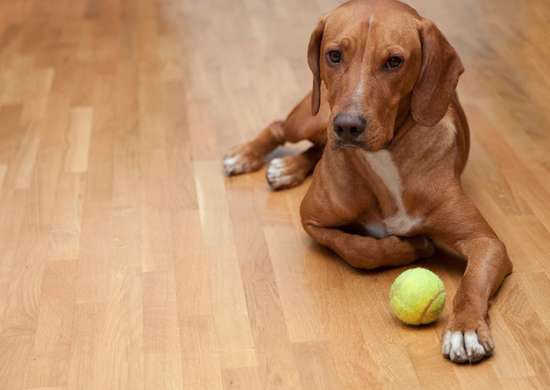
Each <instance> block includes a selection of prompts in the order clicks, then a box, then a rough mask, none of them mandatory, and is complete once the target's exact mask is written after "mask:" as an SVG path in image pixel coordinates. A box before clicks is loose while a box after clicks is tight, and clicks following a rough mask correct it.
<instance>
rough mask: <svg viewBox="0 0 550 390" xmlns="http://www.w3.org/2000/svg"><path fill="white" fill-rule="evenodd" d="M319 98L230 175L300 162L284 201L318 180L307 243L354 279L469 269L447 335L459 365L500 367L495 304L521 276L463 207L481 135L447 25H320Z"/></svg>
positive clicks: (396, 20) (403, 20) (393, 4)
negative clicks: (432, 266)
mask: <svg viewBox="0 0 550 390" xmlns="http://www.w3.org/2000/svg"><path fill="white" fill-rule="evenodd" d="M307 59H308V64H309V67H310V69H311V72H312V73H313V88H312V91H311V92H310V93H309V94H308V95H307V96H306V97H305V98H304V99H303V100H302V101H301V102H300V103H299V104H298V105H297V106H296V107H295V108H294V109H293V110H292V111H291V112H290V114H289V115H288V117H287V119H286V120H285V121H277V122H274V123H272V124H271V125H270V126H268V127H267V128H266V129H264V130H263V131H262V132H261V133H260V134H259V135H258V136H257V137H256V138H255V139H253V140H252V141H250V142H248V143H245V144H244V145H241V146H238V147H237V148H235V149H233V150H232V151H231V152H230V153H229V154H228V155H226V156H225V158H224V168H225V172H226V174H227V175H236V174H241V173H246V172H251V171H254V170H257V169H259V168H260V167H261V166H262V165H263V164H264V159H265V157H266V155H267V154H268V153H269V152H271V151H272V150H273V149H275V148H276V147H277V146H279V145H282V144H284V143H285V142H298V141H301V140H309V141H311V142H312V144H313V145H312V146H311V147H310V148H309V149H307V150H306V151H305V152H303V153H302V154H299V155H296V156H290V157H283V158H277V159H273V160H272V161H271V162H270V163H269V166H268V168H267V181H268V182H269V184H270V186H271V187H272V188H273V189H282V188H288V187H292V186H296V185H298V184H300V183H301V182H302V181H304V179H305V178H306V177H307V176H308V175H309V174H310V173H311V172H312V171H313V178H312V182H311V186H310V188H309V190H308V191H307V193H306V195H305V198H304V199H303V201H302V204H301V208H300V215H301V220H302V224H303V227H304V229H305V231H306V232H307V233H308V234H309V235H310V236H311V237H312V238H313V239H314V240H315V241H317V242H318V243H319V244H321V245H323V246H325V247H328V248H330V249H331V250H333V251H334V252H335V253H337V254H338V255H339V256H340V257H341V258H342V259H344V260H345V261H346V262H347V263H349V264H350V265H351V266H353V267H356V268H361V269H368V270H370V269H374V268H379V267H388V266H402V265H405V264H409V263H412V262H414V261H415V260H417V259H420V258H424V257H429V256H432V254H433V253H434V248H435V247H441V248H445V249H446V250H449V251H451V252H454V253H456V254H458V255H460V256H461V257H463V258H464V259H465V260H466V261H467V267H466V271H465V273H464V276H463V278H462V281H461V283H460V286H459V288H458V290H457V293H456V296H455V297H454V301H453V307H452V312H451V314H450V317H449V321H448V323H447V325H446V327H445V330H444V332H443V335H442V353H443V355H444V356H445V357H447V358H448V359H450V360H451V361H453V362H456V363H466V362H470V363H472V362H478V361H480V360H482V359H484V358H486V357H488V356H490V355H491V354H492V352H493V349H494V342H493V339H492V337H491V332H490V329H489V325H488V308H489V299H490V298H491V297H492V295H493V294H494V293H495V292H496V291H497V290H498V288H499V286H500V285H501V284H502V282H503V280H504V279H505V277H506V276H507V275H508V274H510V273H511V272H512V263H511V261H510V259H509V257H508V255H507V252H506V248H505V246H504V244H503V243H502V242H501V241H500V240H499V239H498V238H497V235H496V234H495V233H494V231H493V230H492V229H491V227H490V226H489V225H488V223H487V222H486V221H485V220H484V218H483V217H482V215H481V214H480V213H479V211H478V210H477V208H476V207H475V205H474V204H473V203H472V201H471V200H470V199H469V198H468V197H467V196H466V195H465V194H464V192H463V189H462V186H461V181H460V177H461V174H462V172H463V170H464V167H465V165H466V161H467V158H468V151H469V128H468V122H467V120H466V116H465V113H464V111H463V109H462V107H461V104H460V102H459V99H458V95H457V92H456V86H457V83H458V79H459V77H460V75H461V74H462V73H463V71H464V68H463V65H462V62H461V60H460V58H459V56H458V54H457V52H456V51H455V49H454V48H453V47H452V46H451V45H450V44H449V42H448V41H447V40H446V38H445V37H444V36H443V34H442V33H441V31H440V30H439V29H438V28H437V27H436V25H435V24H434V23H433V22H432V21H430V20H428V19H425V18H423V17H421V16H419V15H418V13H417V12H416V11H415V10H414V9H413V8H411V7H409V6H408V5H406V4H403V3H401V2H399V1H397V0H351V1H348V2H346V3H344V4H342V5H341V6H339V7H337V8H336V9H335V10H333V11H332V12H330V13H328V14H326V15H325V16H323V17H321V19H320V20H319V22H318V24H317V26H316V27H315V30H314V31H313V33H312V34H311V39H310V42H309V45H308V54H307Z"/></svg>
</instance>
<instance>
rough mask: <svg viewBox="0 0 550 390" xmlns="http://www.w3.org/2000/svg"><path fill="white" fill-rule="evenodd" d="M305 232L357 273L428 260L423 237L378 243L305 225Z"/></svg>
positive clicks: (394, 238) (430, 251)
mask: <svg viewBox="0 0 550 390" xmlns="http://www.w3.org/2000/svg"><path fill="white" fill-rule="evenodd" d="M304 228H305V230H306V231H307V232H308V233H309V235H310V236H311V237H312V238H313V239H314V240H315V241H317V242H318V243H319V244H321V245H323V246H326V247H328V248H330V249H332V250H333V251H334V252H336V253H337V254H338V255H339V256H340V257H341V258H343V259H344V260H345V261H346V262H347V263H348V264H349V265H351V266H352V267H355V268H361V269H374V268H379V267H387V266H398V265H404V264H409V263H412V262H413V261H415V260H417V259H420V258H423V257H430V256H431V255H432V254H433V252H434V247H433V245H432V243H431V242H430V241H429V240H428V239H426V238H424V237H413V238H401V237H397V236H388V237H385V238H381V239H376V238H372V237H365V236H360V235H355V234H349V233H346V232H343V231H341V230H340V229H336V228H324V227H319V226H315V225H312V224H305V225H304Z"/></svg>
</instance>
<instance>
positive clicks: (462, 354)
mask: <svg viewBox="0 0 550 390" xmlns="http://www.w3.org/2000/svg"><path fill="white" fill-rule="evenodd" d="M494 349H495V344H494V342H493V339H492V337H491V334H490V331H489V328H488V326H487V325H486V324H485V323H483V325H482V326H480V327H479V328H478V329H477V330H473V329H463V330H460V329H455V330H453V329H452V328H450V327H447V330H446V331H445V333H444V334H443V343H442V347H441V352H442V353H443V356H445V357H446V358H448V359H449V360H451V361H453V362H455V363H477V362H479V361H481V360H483V359H485V358H487V357H489V356H491V355H492V353H493V350H494Z"/></svg>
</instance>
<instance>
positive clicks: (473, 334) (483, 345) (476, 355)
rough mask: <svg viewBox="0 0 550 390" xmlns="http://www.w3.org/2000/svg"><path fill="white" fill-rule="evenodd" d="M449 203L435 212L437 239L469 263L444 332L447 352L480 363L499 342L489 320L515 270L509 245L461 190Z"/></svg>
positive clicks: (462, 360)
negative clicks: (494, 303)
mask: <svg viewBox="0 0 550 390" xmlns="http://www.w3.org/2000/svg"><path fill="white" fill-rule="evenodd" d="M444 204H445V206H443V207H442V208H441V209H439V211H438V212H437V213H436V215H433V216H432V217H433V219H432V221H439V222H437V223H435V224H434V225H433V231H434V232H435V233H434V235H432V238H433V239H434V240H435V241H436V242H439V243H442V244H444V245H445V246H448V247H450V248H451V249H453V250H455V251H456V252H458V253H460V254H461V255H462V256H463V257H464V258H465V259H466V261H467V266H466V271H465V273H464V276H463V277H462V280H461V282H460V285H459V287H458V290H457V292H456V295H455V298H454V301H453V309H452V313H451V316H450V319H449V322H448V324H447V326H446V329H445V331H444V333H443V346H442V352H443V355H445V356H446V357H448V358H449V359H450V360H452V361H454V362H456V363H466V362H477V361H479V360H481V359H483V358H485V357H487V356H489V355H491V353H492V351H493V349H494V347H495V346H494V342H493V339H492V337H491V332H490V329H489V325H488V310H489V299H490V298H491V297H492V296H493V294H494V293H495V292H496V291H497V290H498V288H499V287H500V285H501V284H502V282H503V280H504V278H505V277H506V276H507V275H508V274H510V273H511V272H512V263H511V262H510V259H509V258H508V254H507V253H506V248H505V247H504V244H503V243H502V242H501V241H500V240H499V239H498V238H497V236H496V234H495V233H494V232H493V230H492V229H491V227H490V226H489V224H488V223H487V222H486V221H485V219H484V218H483V216H482V215H481V214H480V213H479V211H478V210H477V208H476V207H475V206H474V204H473V203H472V202H471V201H470V200H469V199H468V198H467V197H466V196H464V194H463V193H462V191H461V190H458V191H457V192H456V193H455V196H452V197H449V198H448V199H446V201H445V203H444Z"/></svg>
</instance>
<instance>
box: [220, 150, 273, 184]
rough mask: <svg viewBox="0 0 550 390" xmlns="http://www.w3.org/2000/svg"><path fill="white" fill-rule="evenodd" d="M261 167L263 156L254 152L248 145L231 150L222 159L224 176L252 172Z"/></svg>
mask: <svg viewBox="0 0 550 390" xmlns="http://www.w3.org/2000/svg"><path fill="white" fill-rule="evenodd" d="M263 165H264V159H263V156H261V155H259V154H258V153H256V152H254V149H253V148H252V147H251V146H250V145H249V144H243V145H240V146H237V147H235V148H233V149H232V150H231V151H229V153H227V154H226V155H225V157H224V158H223V170H224V173H225V175H226V176H234V175H240V174H243V173H249V172H254V171H257V170H258V169H260V168H261V167H262V166H263Z"/></svg>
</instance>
